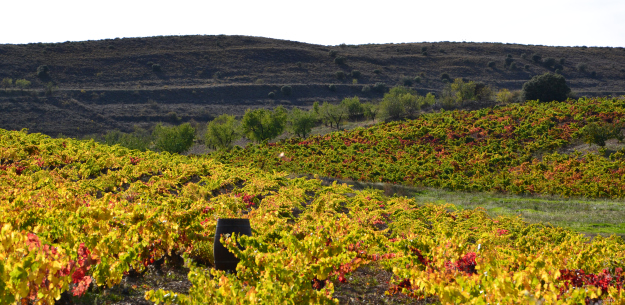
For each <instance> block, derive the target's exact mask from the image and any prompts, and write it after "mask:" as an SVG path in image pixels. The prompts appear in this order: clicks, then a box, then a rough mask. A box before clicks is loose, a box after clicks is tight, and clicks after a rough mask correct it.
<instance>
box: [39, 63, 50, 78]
mask: <svg viewBox="0 0 625 305" xmlns="http://www.w3.org/2000/svg"><path fill="white" fill-rule="evenodd" d="M48 71H50V69H49V68H48V66H46V65H42V66H39V67H37V77H39V78H44V77H46V76H48Z"/></svg>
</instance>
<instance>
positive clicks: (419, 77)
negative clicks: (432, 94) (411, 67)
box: [413, 76, 421, 84]
mask: <svg viewBox="0 0 625 305" xmlns="http://www.w3.org/2000/svg"><path fill="white" fill-rule="evenodd" d="M413 80H414V82H415V83H417V84H418V83H421V76H415V78H414V79H413Z"/></svg>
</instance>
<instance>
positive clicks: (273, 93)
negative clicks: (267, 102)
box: [267, 92, 276, 98]
mask: <svg viewBox="0 0 625 305" xmlns="http://www.w3.org/2000/svg"><path fill="white" fill-rule="evenodd" d="M267 96H268V97H269V98H274V97H276V93H275V92H269V94H267Z"/></svg>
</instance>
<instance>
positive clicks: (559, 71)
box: [553, 69, 562, 74]
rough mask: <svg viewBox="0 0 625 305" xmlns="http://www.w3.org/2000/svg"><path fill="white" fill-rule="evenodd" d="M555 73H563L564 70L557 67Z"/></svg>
mask: <svg viewBox="0 0 625 305" xmlns="http://www.w3.org/2000/svg"><path fill="white" fill-rule="evenodd" d="M553 73H555V74H562V70H560V69H556V70H555V71H554V72H553Z"/></svg>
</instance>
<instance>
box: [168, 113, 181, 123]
mask: <svg viewBox="0 0 625 305" xmlns="http://www.w3.org/2000/svg"><path fill="white" fill-rule="evenodd" d="M167 119H168V120H169V121H170V122H172V123H179V122H180V121H182V118H181V117H179V116H178V114H177V113H176V112H174V111H170V112H169V113H167Z"/></svg>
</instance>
